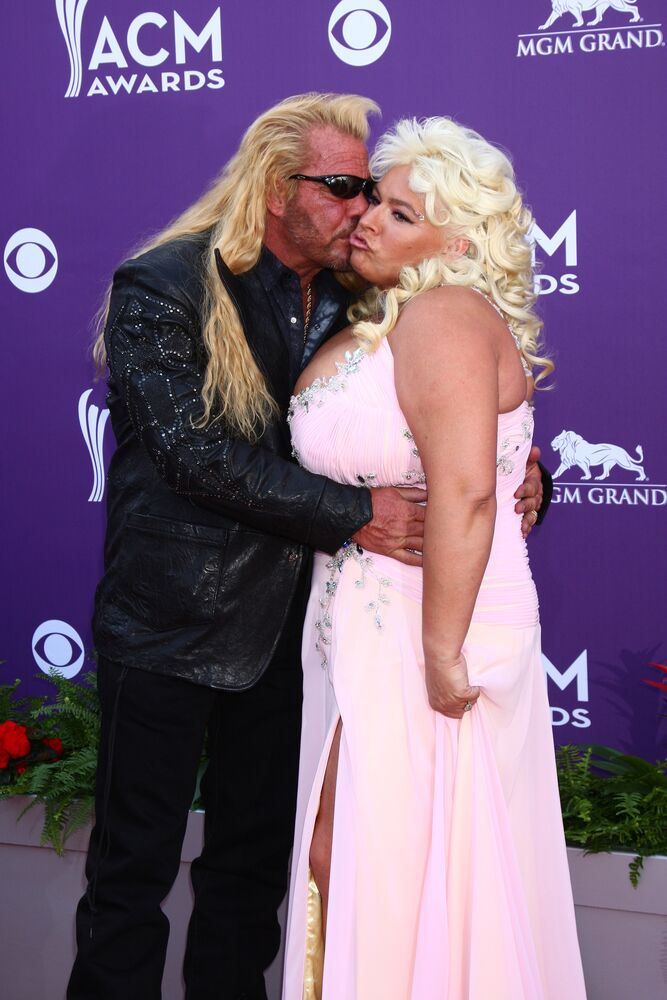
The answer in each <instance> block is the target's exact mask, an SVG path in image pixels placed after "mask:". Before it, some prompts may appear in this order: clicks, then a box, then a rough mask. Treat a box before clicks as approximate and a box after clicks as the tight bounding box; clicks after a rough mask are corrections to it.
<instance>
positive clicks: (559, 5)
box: [538, 0, 641, 31]
mask: <svg viewBox="0 0 667 1000" xmlns="http://www.w3.org/2000/svg"><path fill="white" fill-rule="evenodd" d="M636 3H637V0H551V13H550V14H549V17H548V18H547V20H546V21H545V22H544V24H541V25H540V27H539V29H538V30H539V31H545V30H546V29H547V28H550V27H551V25H552V24H553V23H554V21H557V20H558V18H559V17H561V16H562V15H563V14H572V17H573V18H574V24H573V25H572V27H573V28H581V27H583V25H584V18H583V13H584V11H586V10H594V11H595V17H594V19H593V20H592V21H589V22H588V25H586V27H592V26H594V25H596V24H599V23H600V21H601V20H602V18H603V17H604V15H605V14H606V13H607V11H608V10H609V8H610V7H613V9H614V10H617V11H620V12H621V13H625V14H631V15H632V17H631V19H630V23H631V24H635V23H636V22H637V21H641V18H640V16H639V11H638V9H637V7H636Z"/></svg>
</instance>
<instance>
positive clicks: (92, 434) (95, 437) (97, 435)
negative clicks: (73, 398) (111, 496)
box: [78, 389, 109, 503]
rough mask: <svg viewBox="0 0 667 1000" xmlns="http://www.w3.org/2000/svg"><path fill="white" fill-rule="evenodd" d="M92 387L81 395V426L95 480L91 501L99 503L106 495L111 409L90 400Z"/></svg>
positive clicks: (89, 500)
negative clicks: (106, 448)
mask: <svg viewBox="0 0 667 1000" xmlns="http://www.w3.org/2000/svg"><path fill="white" fill-rule="evenodd" d="M92 392H93V390H92V389H86V391H85V392H82V393H81V396H80V397H79V408H78V409H79V426H80V428H81V433H82V434H83V440H84V441H85V442H86V448H87V449H88V456H89V458H90V464H91V466H92V472H93V482H92V488H91V491H90V496H89V497H88V502H89V503H99V502H100V501H101V500H102V497H103V496H104V486H105V483H106V473H105V471H104V431H105V430H106V426H107V420H108V419H109V411H108V410H107V409H106V408H104V409H100V407H99V406H96V405H95V403H91V402H90V397H91V395H92Z"/></svg>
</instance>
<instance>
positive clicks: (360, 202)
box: [347, 192, 368, 221]
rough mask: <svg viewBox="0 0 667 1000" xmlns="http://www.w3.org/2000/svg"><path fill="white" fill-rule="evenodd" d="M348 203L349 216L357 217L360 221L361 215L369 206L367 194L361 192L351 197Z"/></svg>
mask: <svg viewBox="0 0 667 1000" xmlns="http://www.w3.org/2000/svg"><path fill="white" fill-rule="evenodd" d="M347 204H348V215H349V217H350V218H352V219H355V220H356V221H359V219H360V218H361V216H362V215H363V214H364V212H365V211H366V209H367V208H368V202H367V201H366V197H365V195H363V194H361V192H360V193H359V194H358V195H356V197H355V198H350V200H349V201H348V203H347Z"/></svg>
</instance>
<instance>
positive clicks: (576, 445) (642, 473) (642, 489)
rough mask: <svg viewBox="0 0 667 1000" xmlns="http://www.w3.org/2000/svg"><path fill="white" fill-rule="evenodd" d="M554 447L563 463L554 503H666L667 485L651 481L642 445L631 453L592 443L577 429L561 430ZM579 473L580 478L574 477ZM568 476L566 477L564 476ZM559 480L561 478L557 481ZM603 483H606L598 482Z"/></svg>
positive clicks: (600, 504)
mask: <svg viewBox="0 0 667 1000" xmlns="http://www.w3.org/2000/svg"><path fill="white" fill-rule="evenodd" d="M551 447H552V449H553V451H556V452H558V454H559V457H560V464H559V466H558V468H557V469H556V471H555V472H554V474H553V478H554V493H553V503H578V504H581V503H591V504H594V505H595V506H609V507H665V506H667V485H666V484H664V483H658V484H654V483H651V484H649V479H648V476H647V475H646V470H645V468H644V449H643V448H642V446H641V445H640V444H638V445H636V446H635V449H634V454H631V453H630V451H629V450H628V449H626V448H624V447H622V446H621V445H617V444H607V443H604V442H603V443H593V442H590V441H586V439H585V438H583V437H582V435H581V434H577V433H576V432H575V431H571V430H562V431H561V432H560V434H557V435H556V437H555V438H554V439H553V441H552V442H551ZM576 474H578V476H579V478H578V480H575V479H573V478H572V477H573V475H576ZM565 475H567V477H568V478H567V480H564V479H561V477H562V476H565ZM611 476H613V480H612V481H610V477H611ZM631 477H632V478H631ZM558 479H561V481H560V482H557V481H556V480H558ZM619 480H621V481H619ZM623 480H624V481H623ZM602 483H604V485H598V484H602ZM639 484H640V485H639Z"/></svg>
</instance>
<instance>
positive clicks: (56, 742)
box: [42, 736, 63, 757]
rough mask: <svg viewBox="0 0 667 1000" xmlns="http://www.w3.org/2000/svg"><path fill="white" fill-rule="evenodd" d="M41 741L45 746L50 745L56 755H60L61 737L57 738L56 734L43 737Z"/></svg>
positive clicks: (61, 750)
mask: <svg viewBox="0 0 667 1000" xmlns="http://www.w3.org/2000/svg"><path fill="white" fill-rule="evenodd" d="M42 743H44V744H46V746H47V747H51V749H52V750H55V752H56V754H57V755H58V757H62V755H63V741H62V740H61V739H58V737H57V736H53V737H50V738H49V739H44V740H42Z"/></svg>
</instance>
